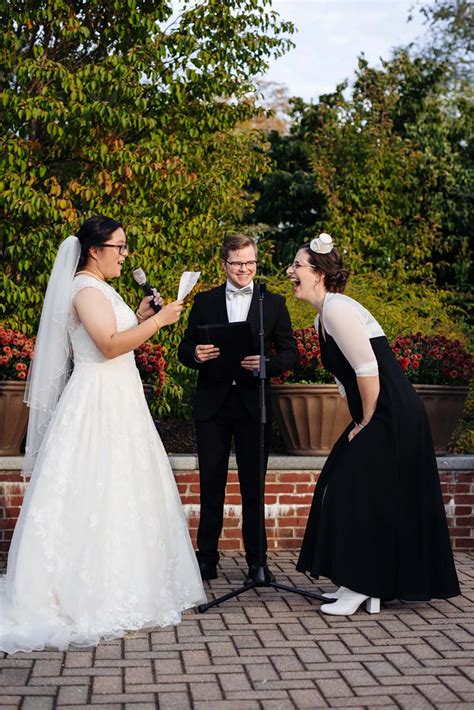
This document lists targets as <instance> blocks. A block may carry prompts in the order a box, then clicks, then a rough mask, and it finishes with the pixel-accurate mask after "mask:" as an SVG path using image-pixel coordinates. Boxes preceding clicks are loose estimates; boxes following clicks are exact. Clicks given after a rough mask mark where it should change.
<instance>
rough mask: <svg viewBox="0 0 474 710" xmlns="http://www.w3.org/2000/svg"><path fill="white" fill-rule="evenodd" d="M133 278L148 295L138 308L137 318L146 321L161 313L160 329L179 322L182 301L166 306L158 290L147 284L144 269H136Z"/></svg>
mask: <svg viewBox="0 0 474 710" xmlns="http://www.w3.org/2000/svg"><path fill="white" fill-rule="evenodd" d="M133 278H134V279H135V281H136V282H137V284H138V285H139V286H140V287H141V288H142V289H143V291H144V292H145V293H146V294H147V295H146V296H145V298H144V299H143V300H142V302H141V303H140V306H139V307H138V311H137V316H138V319H139V320H146V319H147V318H150V316H152V315H155V314H156V313H160V321H161V322H160V327H162V326H164V325H172V324H173V323H176V321H177V320H179V317H180V315H181V311H182V310H183V300H182V299H180V300H177V301H173V302H172V303H168V304H167V305H166V306H165V305H164V301H163V299H162V298H161V296H160V294H159V293H158V291H157V290H156V288H152V287H151V286H150V284H149V283H148V282H147V280H146V275H145V272H144V271H143V269H135V270H134V271H133Z"/></svg>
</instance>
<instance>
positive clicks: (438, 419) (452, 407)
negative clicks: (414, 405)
mask: <svg viewBox="0 0 474 710" xmlns="http://www.w3.org/2000/svg"><path fill="white" fill-rule="evenodd" d="M414 388H415V390H416V391H417V392H418V394H419V396H420V397H421V399H422V400H423V404H424V405H425V409H426V414H427V417H428V421H429V423H430V429H431V436H432V437H433V444H434V447H435V450H436V452H438V453H441V452H444V451H446V449H447V446H448V444H449V441H450V439H451V437H452V435H453V433H454V430H455V428H456V424H457V423H458V421H459V418H460V416H461V414H462V412H463V409H464V403H465V401H466V397H467V394H468V391H469V388H468V387H453V386H451V385H414Z"/></svg>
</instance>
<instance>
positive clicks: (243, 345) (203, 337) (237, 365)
mask: <svg viewBox="0 0 474 710" xmlns="http://www.w3.org/2000/svg"><path fill="white" fill-rule="evenodd" d="M197 331H198V340H199V343H200V344H212V345H213V346H214V348H218V350H219V356H218V357H217V358H215V359H211V360H208V361H207V362H204V363H203V365H204V367H206V369H207V371H208V374H209V375H210V376H212V377H215V378H217V379H228V378H232V379H235V378H236V377H241V376H242V373H243V372H244V368H243V367H242V365H241V361H242V360H243V359H244V358H245V357H246V356H247V355H253V354H254V352H253V351H254V349H255V348H254V345H253V340H252V331H251V330H250V323H248V322H247V321H239V322H237V323H213V324H209V325H198V326H197Z"/></svg>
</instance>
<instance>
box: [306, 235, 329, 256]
mask: <svg viewBox="0 0 474 710" xmlns="http://www.w3.org/2000/svg"><path fill="white" fill-rule="evenodd" d="M309 248H310V249H311V251H314V252H316V254H329V252H330V251H332V250H333V248H334V243H333V241H332V237H331V235H330V234H326V232H321V234H320V235H319V237H315V238H314V239H313V240H312V242H311V243H310V245H309Z"/></svg>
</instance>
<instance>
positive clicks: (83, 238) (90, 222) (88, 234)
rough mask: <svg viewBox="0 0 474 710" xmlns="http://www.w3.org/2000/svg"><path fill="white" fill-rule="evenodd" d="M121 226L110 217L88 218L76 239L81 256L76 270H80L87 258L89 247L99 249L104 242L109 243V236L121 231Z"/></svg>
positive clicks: (97, 216) (100, 215)
mask: <svg viewBox="0 0 474 710" xmlns="http://www.w3.org/2000/svg"><path fill="white" fill-rule="evenodd" d="M121 227H122V225H121V224H119V223H118V222H116V221H115V220H114V219H111V218H110V217H104V215H102V214H98V215H96V216H95V217H89V219H86V221H85V222H84V223H83V224H82V225H81V227H80V228H79V230H78V232H77V234H76V237H77V238H78V239H79V242H80V244H81V255H80V257H79V263H78V265H77V268H78V270H79V269H82V268H83V267H84V265H85V263H86V261H87V259H88V258H89V248H90V247H100V246H101V245H102V244H104V243H105V242H107V241H109V239H110V237H111V235H112V234H113V233H114V232H115V231H116V230H117V229H121Z"/></svg>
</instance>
